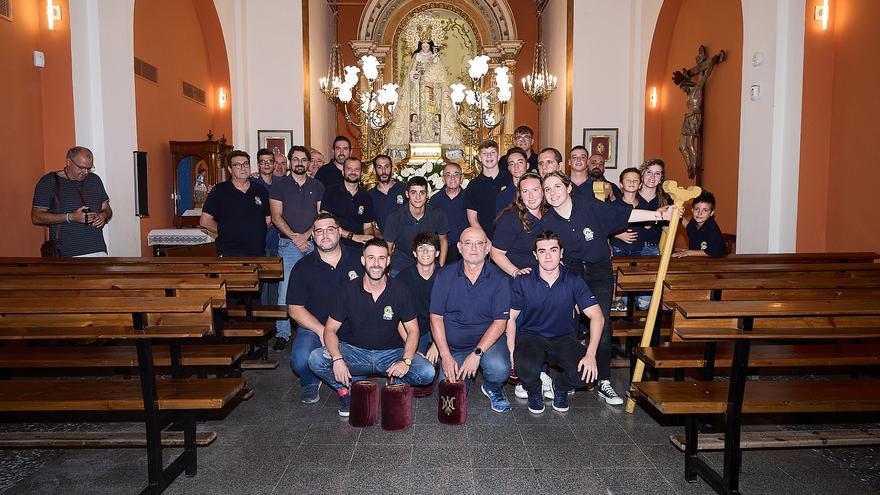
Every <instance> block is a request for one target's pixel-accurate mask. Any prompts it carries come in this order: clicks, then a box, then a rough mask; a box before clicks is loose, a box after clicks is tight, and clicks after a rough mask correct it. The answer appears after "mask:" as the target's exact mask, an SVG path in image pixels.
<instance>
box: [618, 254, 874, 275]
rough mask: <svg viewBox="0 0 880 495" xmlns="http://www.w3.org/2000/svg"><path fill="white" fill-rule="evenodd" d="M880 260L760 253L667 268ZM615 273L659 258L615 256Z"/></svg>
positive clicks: (680, 261) (691, 260)
mask: <svg viewBox="0 0 880 495" xmlns="http://www.w3.org/2000/svg"><path fill="white" fill-rule="evenodd" d="M878 259H880V254H878V253H874V252H843V253H769V254H767V253H760V254H731V255H728V256H725V257H723V258H701V257H685V258H673V259H672V260H670V263H669V266H670V267H673V266H685V265H712V264H715V263H739V264H766V263H872V262H874V261H876V260H878ZM612 263H613V268H614V271H615V272H616V271H617V269H618V268H620V267H622V266H655V267H656V266H657V265H658V264H659V263H660V257H659V256H615V257H614V258H612Z"/></svg>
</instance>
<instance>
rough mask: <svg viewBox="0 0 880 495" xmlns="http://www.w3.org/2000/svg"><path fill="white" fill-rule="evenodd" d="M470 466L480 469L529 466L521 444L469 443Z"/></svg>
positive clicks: (526, 453) (527, 457)
mask: <svg viewBox="0 0 880 495" xmlns="http://www.w3.org/2000/svg"><path fill="white" fill-rule="evenodd" d="M469 450H470V456H471V466H473V467H474V468H480V469H502V468H523V467H528V468H531V462H530V460H529V454H528V452H527V451H526V448H525V446H523V445H471V446H470V448H469Z"/></svg>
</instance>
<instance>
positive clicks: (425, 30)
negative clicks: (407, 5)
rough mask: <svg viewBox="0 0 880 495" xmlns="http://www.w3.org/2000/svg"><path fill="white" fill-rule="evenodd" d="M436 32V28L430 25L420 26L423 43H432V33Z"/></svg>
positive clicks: (420, 37) (420, 38)
mask: <svg viewBox="0 0 880 495" xmlns="http://www.w3.org/2000/svg"><path fill="white" fill-rule="evenodd" d="M433 30H434V26H432V25H430V24H428V25H426V26H419V29H418V32H419V40H421V41H431V32H432V31H433Z"/></svg>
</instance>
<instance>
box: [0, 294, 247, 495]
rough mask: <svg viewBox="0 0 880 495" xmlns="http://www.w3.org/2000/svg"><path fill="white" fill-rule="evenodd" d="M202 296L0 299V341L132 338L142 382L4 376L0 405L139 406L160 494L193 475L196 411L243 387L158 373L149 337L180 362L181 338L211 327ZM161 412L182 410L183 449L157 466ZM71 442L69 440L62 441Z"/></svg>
mask: <svg viewBox="0 0 880 495" xmlns="http://www.w3.org/2000/svg"><path fill="white" fill-rule="evenodd" d="M212 328H213V316H212V308H211V301H210V299H208V298H207V297H202V298H193V297H178V298H168V297H163V298H153V297H145V298H140V297H67V298H61V299H57V300H53V299H50V298H46V297H44V296H42V295H39V294H38V295H28V293H26V292H25V293H23V295H21V296H19V297H5V298H0V340H30V339H39V340H44V339H54V338H58V336H59V335H63V338H83V339H96V338H113V339H125V340H134V341H135V342H136V346H137V356H138V368H139V371H140V380H121V381H120V380H106V379H91V380H75V381H71V380H61V381H57V380H4V381H0V411H4V412H34V413H44V412H55V411H71V410H74V411H92V412H116V411H143V413H144V414H145V426H146V438H145V443H146V446H147V466H148V468H147V473H148V485H147V487H146V488H145V489H144V491H143V492H142V493H161V492H162V491H163V490H164V489H165V488H166V487H167V486H168V485H169V484H170V483H171V482H172V481H173V480H174V479H175V478H176V477H177V476H178V475H179V474H180V473H182V472H186V474H188V475H195V474H196V468H197V464H196V424H195V413H196V412H197V411H202V410H216V409H220V408H223V407H224V406H225V405H227V404H228V403H229V402H230V401H231V400H232V399H233V398H234V397H235V396H236V395H237V394H239V393H240V391H241V390H242V388H243V387H244V380H243V379H241V378H218V379H175V378H172V379H157V378H156V374H155V369H154V364H155V363H154V360H153V346H152V340H153V339H155V338H162V339H171V342H170V344H169V346H170V347H169V349H170V351H169V353H170V359H171V361H172V362H174V361H179V360H180V341H179V340H180V339H181V338H198V337H202V336H204V335H205V334H208V333H210V332H211V330H212ZM161 411H176V412H179V413H180V418H181V419H182V424H183V437H184V442H183V443H184V448H183V453H182V454H180V455H179V456H178V457H177V458H176V459H174V460H173V461H172V462H171V464H170V465H168V466H167V467H166V468H164V469H163V460H162V432H161V428H160V418H159V414H160V412H161ZM68 440H69V439H68Z"/></svg>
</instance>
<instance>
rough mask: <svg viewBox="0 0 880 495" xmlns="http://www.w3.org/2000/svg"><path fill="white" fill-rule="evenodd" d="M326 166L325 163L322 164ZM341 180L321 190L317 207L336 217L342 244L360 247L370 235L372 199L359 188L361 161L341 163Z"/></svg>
mask: <svg viewBox="0 0 880 495" xmlns="http://www.w3.org/2000/svg"><path fill="white" fill-rule="evenodd" d="M326 166H327V165H325V167H326ZM343 172H344V174H345V182H343V183H342V184H337V185H335V186H331V187H328V188H327V189H326V190H325V191H324V199H323V200H322V201H321V207H322V208H323V209H324V211H329V212H330V213H332V214H333V215H334V216H336V218H337V219H338V220H339V227H340V228H341V230H340V234H341V235H342V243H343V244H345V245H346V246H351V247H354V248H361V247H362V246H363V243H365V242H367V241H369V240H370V239H372V238H373V220H375V219H376V217H375V214H374V212H373V200H372V199H370V195H369V194H367V192H366V191H364V189H363V188H362V187H361V161H360V160H358V159H357V158H348V159H346V160H345V165H344V166H343Z"/></svg>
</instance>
